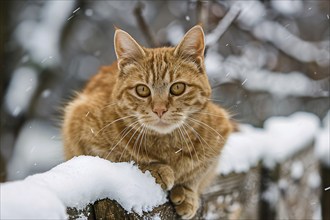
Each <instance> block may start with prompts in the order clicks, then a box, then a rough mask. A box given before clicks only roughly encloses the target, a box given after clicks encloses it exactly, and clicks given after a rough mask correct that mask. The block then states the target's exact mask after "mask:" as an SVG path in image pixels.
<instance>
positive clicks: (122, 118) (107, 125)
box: [94, 115, 135, 136]
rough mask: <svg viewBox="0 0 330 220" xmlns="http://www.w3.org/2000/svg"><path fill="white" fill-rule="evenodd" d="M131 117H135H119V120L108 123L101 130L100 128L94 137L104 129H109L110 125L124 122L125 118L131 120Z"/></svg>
mask: <svg viewBox="0 0 330 220" xmlns="http://www.w3.org/2000/svg"><path fill="white" fill-rule="evenodd" d="M131 117H135V115H129V116H125V117H121V118H118V119H116V120H114V121H112V122H110V123H109V124H106V125H105V126H103V128H101V129H100V130H99V131H98V132H97V133H96V134H95V135H94V136H97V135H98V134H99V133H100V132H101V131H103V130H104V129H106V128H107V127H109V126H110V125H112V124H113V123H116V122H118V121H121V120H124V119H126V118H131Z"/></svg>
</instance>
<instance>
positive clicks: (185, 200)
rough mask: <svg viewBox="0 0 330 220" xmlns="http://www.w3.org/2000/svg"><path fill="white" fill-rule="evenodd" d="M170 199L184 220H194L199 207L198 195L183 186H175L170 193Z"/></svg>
mask: <svg viewBox="0 0 330 220" xmlns="http://www.w3.org/2000/svg"><path fill="white" fill-rule="evenodd" d="M170 199H171V201H172V203H173V204H174V206H175V210H176V213H177V214H178V215H180V216H181V218H182V219H192V218H193V217H194V216H195V214H196V212H197V209H198V207H199V203H198V194H197V193H196V192H194V191H192V190H190V189H187V188H184V187H183V186H175V187H174V188H173V189H172V190H171V193H170Z"/></svg>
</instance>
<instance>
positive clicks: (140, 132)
mask: <svg viewBox="0 0 330 220" xmlns="http://www.w3.org/2000/svg"><path fill="white" fill-rule="evenodd" d="M143 130H144V124H142V128H141V130H140V131H139V134H138V136H137V138H136V139H135V141H134V144H133V153H132V154H131V157H130V160H132V156H133V155H136V159H138V157H139V155H138V154H139V153H137V154H135V147H136V146H137V143H138V142H139V140H140V137H141V135H142V133H143ZM136 162H137V161H136Z"/></svg>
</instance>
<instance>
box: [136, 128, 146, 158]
mask: <svg viewBox="0 0 330 220" xmlns="http://www.w3.org/2000/svg"><path fill="white" fill-rule="evenodd" d="M142 125H143V128H142V136H141V139H140V144H139V148H138V152H137V155H136V158H137V159H136V160H137V161H138V158H139V155H140V148H141V145H142V142H143V139H144V136H145V131H146V126H145V125H144V124H142Z"/></svg>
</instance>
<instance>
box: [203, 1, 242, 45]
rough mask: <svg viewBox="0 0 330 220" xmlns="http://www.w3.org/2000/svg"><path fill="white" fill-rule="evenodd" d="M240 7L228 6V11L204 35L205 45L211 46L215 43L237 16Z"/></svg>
mask: <svg viewBox="0 0 330 220" xmlns="http://www.w3.org/2000/svg"><path fill="white" fill-rule="evenodd" d="M240 12H241V9H240V8H238V7H230V9H229V11H228V13H227V14H226V15H225V17H223V19H222V20H221V21H220V22H219V23H218V25H217V27H216V28H215V29H214V30H213V31H212V32H211V33H209V34H208V35H207V36H206V45H207V46H212V45H214V44H216V43H217V42H218V41H219V39H220V38H221V36H222V35H223V34H224V33H225V32H226V31H227V29H228V28H229V26H230V25H231V23H233V21H234V20H235V19H236V18H237V17H238V15H239V13H240Z"/></svg>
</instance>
